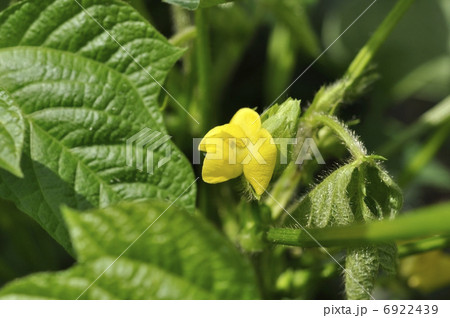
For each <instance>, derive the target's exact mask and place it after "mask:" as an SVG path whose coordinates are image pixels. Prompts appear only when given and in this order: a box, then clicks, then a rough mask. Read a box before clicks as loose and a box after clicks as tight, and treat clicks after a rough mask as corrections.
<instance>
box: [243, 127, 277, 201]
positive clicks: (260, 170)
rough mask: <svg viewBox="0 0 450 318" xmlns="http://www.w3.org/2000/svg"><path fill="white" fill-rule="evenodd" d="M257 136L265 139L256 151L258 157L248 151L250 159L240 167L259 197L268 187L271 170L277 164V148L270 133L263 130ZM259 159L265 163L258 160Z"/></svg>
mask: <svg viewBox="0 0 450 318" xmlns="http://www.w3.org/2000/svg"><path fill="white" fill-rule="evenodd" d="M258 135H259V137H260V138H264V139H265V140H264V142H263V143H262V145H261V146H260V147H259V148H258V149H257V150H258V155H257V156H255V154H253V153H252V152H251V151H250V152H249V155H250V156H251V159H250V160H248V162H247V163H245V164H243V165H242V166H243V170H244V175H245V178H246V179H247V181H248V182H250V184H251V185H252V187H253V189H254V190H255V192H256V194H258V195H261V194H263V193H264V191H265V190H266V189H267V187H268V186H269V182H270V179H272V175H273V170H274V169H275V164H276V162H277V147H276V146H275V144H274V143H273V140H272V136H271V135H270V133H269V132H268V131H267V130H265V129H264V128H262V129H261V130H260V131H259V132H258ZM261 157H262V158H263V159H264V161H265V162H261V160H259V159H260V158H261Z"/></svg>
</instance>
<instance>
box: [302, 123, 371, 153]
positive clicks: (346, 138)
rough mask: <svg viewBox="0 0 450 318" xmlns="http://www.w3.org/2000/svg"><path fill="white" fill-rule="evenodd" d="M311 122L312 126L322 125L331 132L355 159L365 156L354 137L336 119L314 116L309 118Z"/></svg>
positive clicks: (363, 150)
mask: <svg viewBox="0 0 450 318" xmlns="http://www.w3.org/2000/svg"><path fill="white" fill-rule="evenodd" d="M311 121H312V122H313V125H314V126H318V125H319V124H322V125H324V126H327V127H328V128H330V129H331V130H333V132H334V133H335V134H336V135H338V137H339V138H340V139H341V140H342V141H343V142H344V144H345V145H346V146H347V148H348V150H349V151H350V153H351V154H352V156H353V157H354V158H355V159H362V158H364V157H365V156H366V155H367V154H366V150H365V149H364V148H363V146H362V145H361V143H360V142H359V141H358V140H357V139H356V137H355V136H354V135H352V134H351V133H350V131H349V130H348V129H347V128H345V127H344V126H343V125H342V124H341V123H339V122H338V121H337V120H336V119H334V118H332V117H330V116H327V115H320V114H314V115H312V116H311Z"/></svg>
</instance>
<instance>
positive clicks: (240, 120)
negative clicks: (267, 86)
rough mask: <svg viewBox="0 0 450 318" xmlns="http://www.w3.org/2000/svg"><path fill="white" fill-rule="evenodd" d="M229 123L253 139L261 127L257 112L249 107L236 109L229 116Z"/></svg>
mask: <svg viewBox="0 0 450 318" xmlns="http://www.w3.org/2000/svg"><path fill="white" fill-rule="evenodd" d="M230 124H233V125H237V126H239V127H240V128H241V129H242V130H243V131H244V133H245V135H246V136H247V137H248V138H250V139H253V138H254V137H255V136H256V135H257V134H258V132H259V130H260V129H261V119H260V118H259V114H258V113H257V112H255V111H254V110H253V109H250V108H242V109H240V110H238V112H237V113H236V114H235V115H234V116H233V118H231V121H230Z"/></svg>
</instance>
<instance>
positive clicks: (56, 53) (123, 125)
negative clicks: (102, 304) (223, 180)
mask: <svg viewBox="0 0 450 318" xmlns="http://www.w3.org/2000/svg"><path fill="white" fill-rule="evenodd" d="M80 4H81V6H82V7H83V8H82V7H80V6H79V5H78V4H77V3H76V2H75V1H63V0H44V1H41V0H40V1H24V2H20V3H18V4H16V5H14V6H12V7H10V8H8V9H7V10H6V11H4V12H3V13H2V14H0V83H2V86H3V87H4V88H5V89H6V90H8V91H9V92H10V93H11V95H12V97H13V98H14V99H15V101H16V102H17V104H18V105H19V107H20V109H21V113H22V115H23V117H24V118H25V122H26V125H27V126H28V131H29V133H28V134H27V136H26V137H25V146H24V153H23V160H22V166H21V168H22V171H23V172H24V175H25V178H24V179H18V178H16V177H13V176H12V175H10V174H8V173H4V172H1V171H0V195H1V196H2V197H4V198H6V199H9V200H13V201H14V202H15V203H16V205H17V206H18V207H19V208H20V209H21V210H22V211H24V212H26V213H27V214H29V215H30V216H31V217H33V218H34V219H35V220H36V221H37V222H38V223H40V224H41V225H42V226H43V227H44V229H46V230H47V231H48V232H49V233H50V235H52V236H53V237H54V238H55V239H56V240H57V241H58V242H59V243H60V244H62V245H63V246H64V247H65V248H66V249H68V250H69V251H70V250H71V243H70V241H69V236H68V233H67V230H66V228H65V225H64V222H63V220H62V216H61V214H60V206H61V205H63V204H64V205H68V206H70V207H73V208H76V209H78V210H85V209H87V208H92V207H98V206H106V205H108V204H111V203H114V202H118V201H120V200H124V199H143V198H161V199H164V200H168V201H174V200H176V199H177V204H178V205H181V206H184V207H186V209H187V210H189V211H191V212H192V211H193V210H194V206H195V193H196V187H195V185H193V186H191V187H189V186H190V185H191V184H192V183H193V182H194V176H193V172H192V169H191V166H190V164H189V162H188V161H187V159H186V158H185V157H184V156H183V154H182V153H181V152H180V151H179V150H178V149H177V148H176V147H175V146H174V145H173V144H172V143H171V142H166V143H164V144H162V145H161V146H160V147H159V148H157V149H154V150H153V155H154V158H153V162H160V160H162V159H164V158H166V153H168V152H169V151H170V152H171V156H170V160H169V161H168V162H167V163H166V164H164V165H162V166H161V167H159V168H155V169H154V171H153V173H147V172H146V171H140V170H138V169H137V168H135V167H133V166H127V158H126V157H127V156H126V150H127V147H126V141H127V140H128V139H129V138H130V137H132V136H134V135H135V134H137V133H138V132H140V131H141V130H142V129H145V128H149V129H151V130H154V131H157V132H160V133H161V135H160V136H162V135H165V133H166V130H165V128H164V126H163V124H162V122H163V120H162V116H161V114H160V113H159V110H158V102H157V98H158V94H159V91H160V87H159V85H158V84H157V83H156V81H158V82H159V83H162V82H163V81H164V79H165V77H166V75H167V73H168V71H169V70H170V68H171V67H172V65H173V63H174V62H175V61H176V60H177V59H178V58H179V56H180V55H181V53H182V51H181V50H180V49H178V48H175V47H173V46H172V45H170V44H169V43H168V42H167V40H166V39H165V38H164V37H163V36H161V35H160V34H159V33H158V32H157V31H156V30H155V29H154V28H153V27H152V26H150V25H149V24H148V22H147V21H145V20H144V18H142V17H141V16H140V15H139V14H138V13H137V12H136V11H135V10H134V9H133V8H132V7H130V6H129V5H127V4H125V3H123V2H120V1H104V0H102V1H100V0H85V1H80ZM94 18H95V19H96V20H94ZM96 21H97V22H99V23H100V24H101V25H102V26H103V27H104V28H105V29H103V28H102V27H100V26H99V25H98V24H97V22H96ZM105 30H106V31H105ZM112 37H114V39H115V40H114V39H113V38H112ZM116 40H117V42H119V43H121V45H123V47H121V46H119V45H118V43H116ZM124 49H125V50H126V51H125V50H124ZM127 52H128V53H129V54H128V53H127ZM130 54H131V55H132V56H133V58H132V57H130ZM138 63H139V64H140V66H139V64H138ZM149 74H151V75H152V76H153V77H152V76H149ZM136 148H137V146H136V147H133V148H132V150H133V153H135V150H136ZM143 159H144V161H143V162H146V160H147V154H146V152H145V151H144V154H143ZM134 163H135V161H134ZM188 187H189V189H188ZM178 197H179V198H178ZM37 202H38V204H37Z"/></svg>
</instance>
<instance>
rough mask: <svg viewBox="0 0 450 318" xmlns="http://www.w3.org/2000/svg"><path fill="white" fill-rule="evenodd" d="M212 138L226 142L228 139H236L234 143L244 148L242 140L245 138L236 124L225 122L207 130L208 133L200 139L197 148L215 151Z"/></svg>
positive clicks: (214, 142)
mask: <svg viewBox="0 0 450 318" xmlns="http://www.w3.org/2000/svg"><path fill="white" fill-rule="evenodd" d="M214 139H223V140H224V141H225V142H228V140H229V139H232V140H236V145H237V146H238V147H241V148H244V147H245V144H244V142H243V140H244V139H245V133H244V131H243V130H242V129H241V128H240V127H239V126H237V125H232V124H226V125H222V126H217V127H214V128H213V129H211V130H210V131H208V133H207V134H206V135H205V137H203V139H202V141H201V142H200V144H199V145H198V150H200V151H205V152H215V144H216V143H217V142H216V141H215V140H214Z"/></svg>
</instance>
